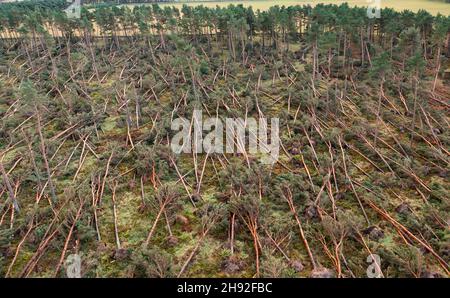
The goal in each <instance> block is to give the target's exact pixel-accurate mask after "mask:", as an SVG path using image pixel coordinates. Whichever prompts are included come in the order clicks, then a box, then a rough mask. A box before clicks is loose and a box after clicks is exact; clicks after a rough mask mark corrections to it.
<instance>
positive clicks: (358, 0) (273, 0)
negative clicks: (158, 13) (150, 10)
mask: <svg viewBox="0 0 450 298" xmlns="http://www.w3.org/2000/svg"><path fill="white" fill-rule="evenodd" d="M345 2H347V3H349V5H350V6H367V5H368V2H367V1H366V0H347V1H340V0H316V1H311V0H300V1H292V0H255V1H199V2H179V3H161V4H160V5H161V6H165V5H170V6H175V7H180V8H181V7H182V6H183V5H184V4H187V5H204V6H207V7H216V6H217V5H219V6H228V5H229V4H244V5H245V6H252V7H253V8H254V9H255V10H256V9H260V10H265V9H268V8H269V7H271V6H274V5H285V6H289V5H302V4H311V5H315V4H318V3H325V4H341V3H345ZM128 5H131V6H133V5H146V4H128ZM381 6H382V7H383V8H385V7H391V8H394V9H395V10H398V11H402V10H405V9H409V10H412V11H418V10H419V9H425V10H427V11H428V12H430V13H432V14H434V15H436V14H438V13H441V14H443V15H450V4H449V3H444V2H441V1H433V0H381Z"/></svg>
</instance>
